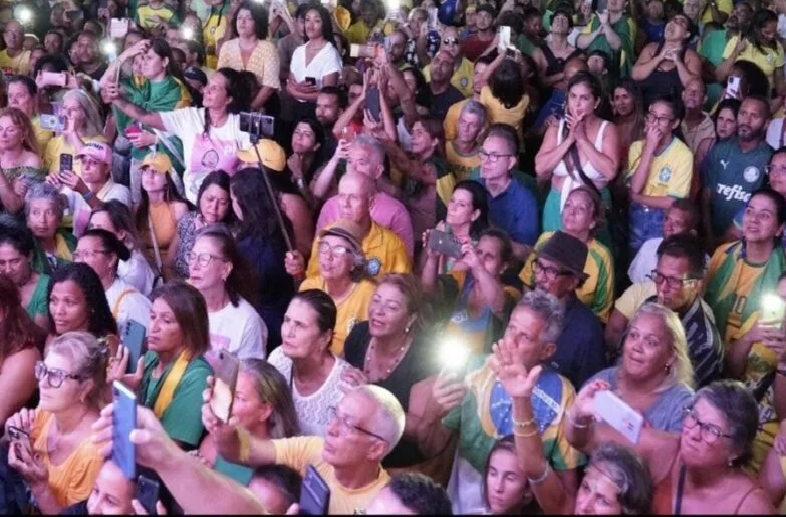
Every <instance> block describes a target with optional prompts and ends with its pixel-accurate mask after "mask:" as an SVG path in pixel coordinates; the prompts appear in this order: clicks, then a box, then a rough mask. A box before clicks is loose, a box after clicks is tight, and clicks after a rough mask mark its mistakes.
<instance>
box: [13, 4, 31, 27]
mask: <svg viewBox="0 0 786 517" xmlns="http://www.w3.org/2000/svg"><path fill="white" fill-rule="evenodd" d="M14 18H16V21H18V22H19V23H21V24H22V25H27V24H29V23H30V22H32V21H33V11H32V10H31V9H30V8H29V7H27V6H26V5H20V6H19V7H17V8H16V10H15V11H14Z"/></svg>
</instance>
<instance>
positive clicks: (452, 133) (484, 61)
mask: <svg viewBox="0 0 786 517" xmlns="http://www.w3.org/2000/svg"><path fill="white" fill-rule="evenodd" d="M493 61H494V58H493V57H492V56H491V55H488V54H487V55H485V56H480V57H479V58H478V59H477V60H476V61H475V75H474V77H473V80H472V88H473V91H472V97H470V98H469V99H464V100H463V101H461V102H457V103H456V104H454V105H452V106H451V107H450V109H449V110H448V114H447V115H446V116H445V121H444V122H443V123H442V125H443V128H444V130H445V141H446V142H449V141H450V140H455V139H456V136H457V135H458V130H459V120H458V119H459V115H460V114H461V110H462V109H464V106H466V104H467V103H468V102H469V101H471V100H474V101H475V102H480V92H481V90H483V87H484V86H486V81H485V79H484V72H485V71H486V68H488V66H489V65H490V64H491V63H492V62H493ZM483 129H486V128H485V127H484V128H483Z"/></svg>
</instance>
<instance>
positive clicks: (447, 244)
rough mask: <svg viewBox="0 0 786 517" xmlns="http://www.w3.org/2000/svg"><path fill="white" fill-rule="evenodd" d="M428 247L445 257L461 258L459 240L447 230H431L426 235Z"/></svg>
mask: <svg viewBox="0 0 786 517" xmlns="http://www.w3.org/2000/svg"><path fill="white" fill-rule="evenodd" d="M428 248H429V249H432V250H434V251H436V252H437V253H440V254H442V255H444V256H446V257H451V258H455V259H459V258H461V241H459V240H458V237H456V236H455V235H452V234H450V233H447V232H442V231H440V230H431V231H430V232H429V235H428Z"/></svg>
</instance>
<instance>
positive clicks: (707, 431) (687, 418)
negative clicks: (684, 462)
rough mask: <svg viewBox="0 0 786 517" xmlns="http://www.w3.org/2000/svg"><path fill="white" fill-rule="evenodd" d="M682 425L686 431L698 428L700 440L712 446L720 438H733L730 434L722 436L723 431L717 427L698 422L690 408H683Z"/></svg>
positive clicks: (694, 412)
mask: <svg viewBox="0 0 786 517" xmlns="http://www.w3.org/2000/svg"><path fill="white" fill-rule="evenodd" d="M682 425H683V426H685V427H687V428H688V429H693V428H694V427H696V426H699V428H700V429H701V439H702V440H704V441H705V442H707V443H708V444H713V443H715V442H717V441H718V440H720V439H721V438H733V436H731V435H730V434H723V430H722V429H721V428H720V427H718V426H717V425H714V424H707V423H705V422H702V421H701V420H699V417H698V416H697V415H696V411H694V409H693V408H692V407H690V406H685V409H684V413H683V418H682Z"/></svg>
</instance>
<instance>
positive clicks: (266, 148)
mask: <svg viewBox="0 0 786 517" xmlns="http://www.w3.org/2000/svg"><path fill="white" fill-rule="evenodd" d="M257 150H259V156H261V157H262V165H263V166H264V167H265V168H266V169H269V170H272V171H276V172H284V168H285V167H286V166H287V156H286V154H284V148H283V147H281V146H280V145H278V143H276V142H274V141H273V140H270V139H269V138H262V139H261V140H260V141H259V143H257ZM237 159H238V160H240V161H241V162H247V163H259V158H257V153H256V152H254V148H253V147H249V148H247V149H241V150H240V151H238V153H237Z"/></svg>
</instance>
